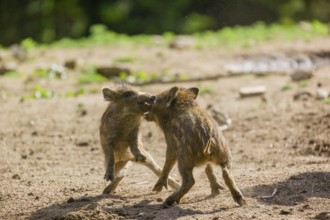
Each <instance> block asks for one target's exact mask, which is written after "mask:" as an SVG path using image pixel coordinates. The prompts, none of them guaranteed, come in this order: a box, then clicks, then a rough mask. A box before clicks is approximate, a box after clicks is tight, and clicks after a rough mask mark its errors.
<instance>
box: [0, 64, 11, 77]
mask: <svg viewBox="0 0 330 220" xmlns="http://www.w3.org/2000/svg"><path fill="white" fill-rule="evenodd" d="M12 71H15V70H13V69H9V68H7V67H4V66H0V76H1V75H4V74H5V73H7V72H12Z"/></svg>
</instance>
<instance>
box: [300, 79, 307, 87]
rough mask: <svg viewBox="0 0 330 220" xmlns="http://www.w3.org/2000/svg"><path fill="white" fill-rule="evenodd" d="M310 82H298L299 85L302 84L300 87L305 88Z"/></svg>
mask: <svg viewBox="0 0 330 220" xmlns="http://www.w3.org/2000/svg"><path fill="white" fill-rule="evenodd" d="M308 84H309V80H307V79H306V80H300V81H299V82H298V85H299V86H300V87H302V88H304V87H307V86H308Z"/></svg>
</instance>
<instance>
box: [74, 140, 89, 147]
mask: <svg viewBox="0 0 330 220" xmlns="http://www.w3.org/2000/svg"><path fill="white" fill-rule="evenodd" d="M76 145H77V146H78V147H87V146H88V145H89V143H88V141H79V142H78V143H77V144H76Z"/></svg>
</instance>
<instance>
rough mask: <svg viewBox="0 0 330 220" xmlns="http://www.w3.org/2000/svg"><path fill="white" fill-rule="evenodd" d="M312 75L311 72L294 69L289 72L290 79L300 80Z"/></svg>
mask: <svg viewBox="0 0 330 220" xmlns="http://www.w3.org/2000/svg"><path fill="white" fill-rule="evenodd" d="M312 76H313V74H312V73H311V72H308V71H301V70H299V71H296V72H294V73H293V74H291V80H292V81H301V80H305V79H310V78H311V77H312Z"/></svg>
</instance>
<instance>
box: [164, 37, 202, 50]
mask: <svg viewBox="0 0 330 220" xmlns="http://www.w3.org/2000/svg"><path fill="white" fill-rule="evenodd" d="M195 44H196V40H195V39H194V38H193V37H190V36H186V35H182V36H178V37H176V38H175V39H174V40H173V41H172V42H171V43H170V45H169V47H170V48H172V49H186V48H192V47H194V46H195Z"/></svg>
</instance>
